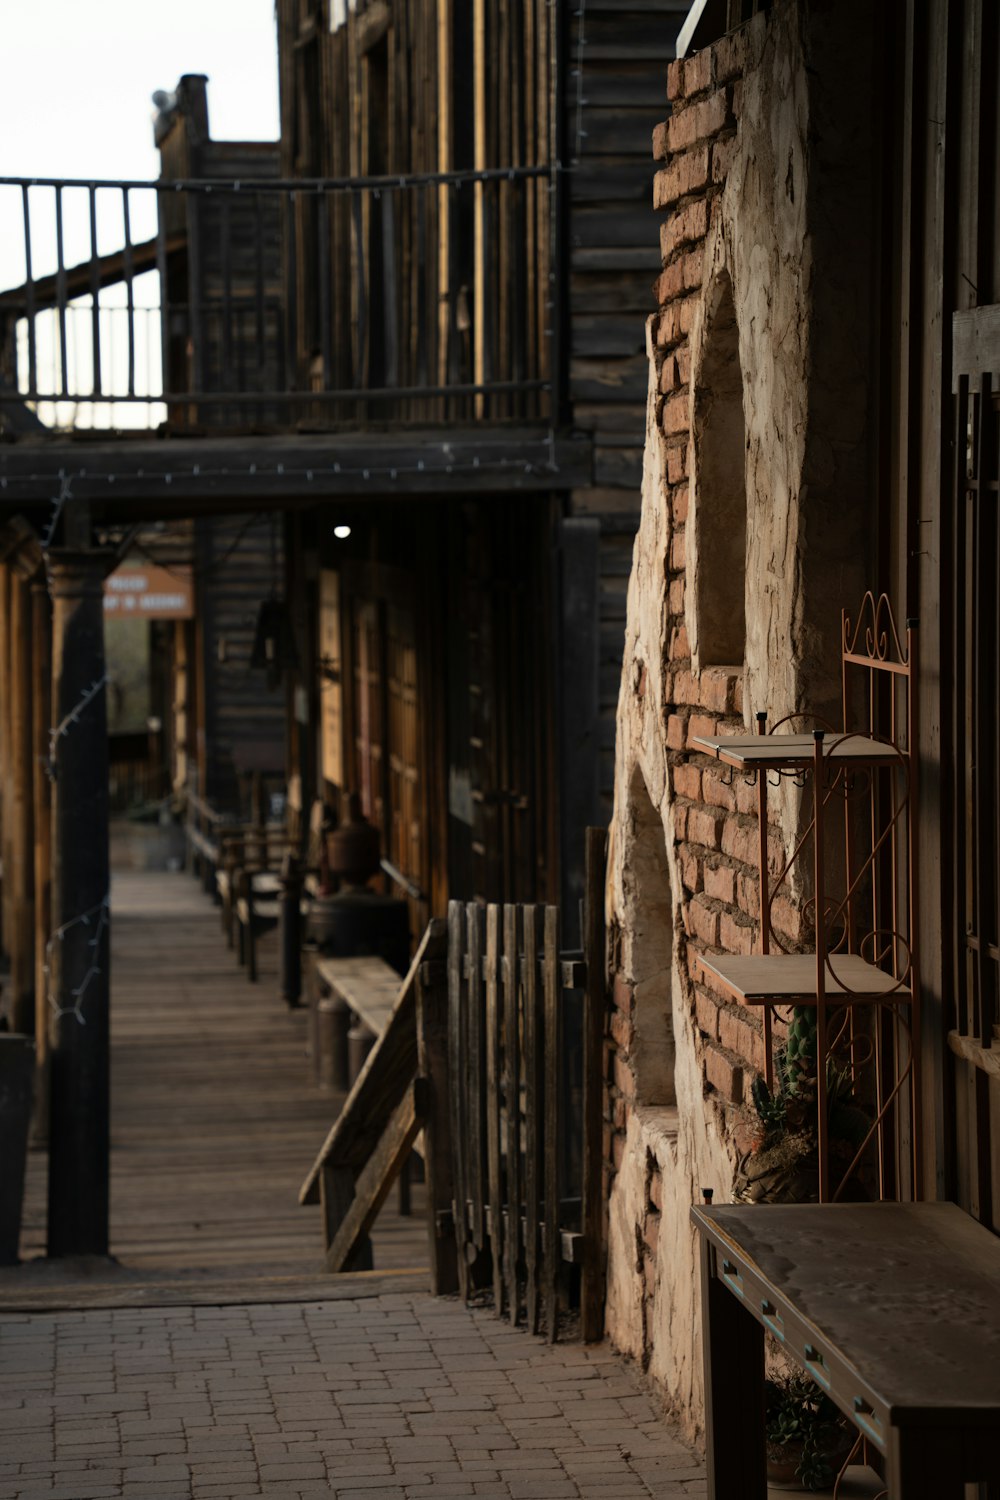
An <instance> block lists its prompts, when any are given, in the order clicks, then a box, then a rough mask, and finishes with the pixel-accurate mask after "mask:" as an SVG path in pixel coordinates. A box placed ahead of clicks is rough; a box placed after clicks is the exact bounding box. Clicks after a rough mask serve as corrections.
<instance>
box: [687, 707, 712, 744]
mask: <svg viewBox="0 0 1000 1500" xmlns="http://www.w3.org/2000/svg"><path fill="white" fill-rule="evenodd" d="M718 727H719V721H718V719H715V718H712V717H710V716H709V715H708V714H692V715H691V717H690V719H688V725H687V732H688V748H689V749H692V750H697V749H698V748H699V746H697V745H695V744H693V743H692V741H693V740H694V739H695V737H696V736H697V735H709V736H710V735H714V734H715V732H716V730H717V729H718Z"/></svg>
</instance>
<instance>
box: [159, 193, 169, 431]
mask: <svg viewBox="0 0 1000 1500" xmlns="http://www.w3.org/2000/svg"><path fill="white" fill-rule="evenodd" d="M156 270H157V274H158V279H159V283H160V369H161V372H162V382H163V394H164V396H165V397H168V396H169V395H170V393H171V384H172V382H171V370H170V303H169V297H168V291H169V286H168V275H169V272H168V269H167V215H166V205H165V203H164V201H163V189H162V188H161V187H157V189H156ZM169 415H170V408H169V406H168V408H167V416H168V417H169Z"/></svg>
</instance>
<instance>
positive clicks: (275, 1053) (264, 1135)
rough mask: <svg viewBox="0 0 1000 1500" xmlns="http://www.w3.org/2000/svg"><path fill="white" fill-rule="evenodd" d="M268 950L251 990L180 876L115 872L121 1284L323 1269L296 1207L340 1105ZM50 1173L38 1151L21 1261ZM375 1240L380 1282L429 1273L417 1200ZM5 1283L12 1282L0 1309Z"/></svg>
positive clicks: (309, 1216) (25, 1271) (32, 1271)
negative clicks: (313, 1071) (322, 1087)
mask: <svg viewBox="0 0 1000 1500" xmlns="http://www.w3.org/2000/svg"><path fill="white" fill-rule="evenodd" d="M276 952H277V943H276V938H275V936H274V935H273V934H271V935H270V936H269V937H267V938H265V940H264V942H263V943H262V945H261V976H260V980H259V981H258V983H257V984H255V985H252V984H250V983H249V982H248V981H247V979H246V976H245V974H244V972H243V971H242V970H241V969H240V968H239V967H238V965H237V964H236V961H235V957H234V955H233V954H232V953H231V952H229V951H228V950H227V949H226V947H225V944H224V941H223V938H222V934H221V931H220V926H219V917H218V911H217V909H216V908H215V907H213V906H212V904H211V902H210V901H209V900H208V898H207V897H206V896H205V895H204V894H203V893H202V892H201V890H200V888H199V887H198V885H197V884H196V883H195V882H194V881H193V880H192V879H191V878H190V877H189V876H187V875H184V874H168V873H132V872H121V873H118V874H116V876H115V879H114V882H113V887H112V955H113V956H112V964H113V968H112V1028H111V1047H112V1062H111V1078H112V1085H111V1088H112V1153H111V1248H112V1254H113V1255H114V1257H115V1258H116V1260H117V1261H119V1262H120V1263H121V1266H122V1272H121V1273H120V1274H123V1275H127V1276H129V1277H135V1276H136V1275H141V1276H142V1277H143V1278H145V1279H155V1280H158V1281H159V1280H162V1279H163V1278H165V1277H166V1278H172V1277H177V1276H184V1277H185V1279H187V1278H189V1277H191V1276H197V1277H199V1278H210V1279H217V1278H219V1277H227V1278H233V1277H238V1278H241V1279H245V1278H249V1277H276V1276H277V1277H284V1276H309V1277H312V1276H313V1275H315V1274H316V1273H318V1272H319V1269H320V1266H321V1261H322V1232H321V1227H320V1219H319V1209H318V1208H300V1207H299V1205H298V1189H299V1185H300V1184H301V1182H302V1179H303V1178H304V1177H305V1175H306V1172H307V1171H308V1169H309V1166H310V1165H311V1163H312V1160H313V1158H314V1156H315V1154H316V1151H317V1150H318V1149H319V1146H320V1145H321V1143H322V1141H323V1139H324V1137H325V1135H326V1132H327V1130H328V1129H329V1127H330V1124H331V1122H332V1121H333V1119H334V1117H335V1114H336V1112H337V1110H338V1109H339V1107H340V1103H341V1099H340V1097H339V1096H332V1095H324V1094H320V1093H319V1092H318V1091H317V1090H316V1089H315V1088H314V1087H313V1085H312V1083H311V1081H310V1075H309V1069H308V1059H307V1056H306V1014H305V1011H295V1012H289V1011H288V1010H287V1008H286V1007H285V1006H284V1005H283V1004H282V1002H281V1001H280V1000H279V998H278V985H277V969H276ZM44 1163H45V1158H44V1153H41V1152H32V1153H31V1157H30V1161H29V1180H28V1194H27V1203H26V1212H25V1224H24V1232H23V1236H22V1248H21V1254H22V1259H24V1260H31V1259H32V1258H34V1257H38V1256H41V1255H43V1254H44V1248H45V1181H44ZM373 1238H374V1244H375V1265H376V1268H377V1269H378V1270H385V1269H392V1268H399V1267H407V1268H415V1267H423V1266H425V1265H426V1260H427V1251H426V1238H425V1229H424V1221H423V1217H422V1201H421V1190H420V1189H417V1190H416V1191H415V1194H414V1214H413V1216H412V1217H411V1218H407V1219H403V1218H400V1217H399V1215H398V1214H397V1213H396V1211H395V1207H394V1203H393V1201H392V1200H390V1202H389V1203H388V1204H387V1205H386V1208H385V1210H384V1211H383V1213H382V1216H381V1219H380V1221H379V1224H378V1225H377V1226H376V1230H375V1235H374V1237H373ZM66 1269H68V1268H66ZM42 1274H45V1275H46V1276H48V1277H51V1276H53V1275H55V1274H57V1273H56V1272H55V1269H54V1268H52V1267H49V1268H45V1269H44V1272H43V1270H42V1268H40V1267H37V1266H36V1267H23V1268H22V1270H21V1272H20V1273H14V1275H15V1276H18V1277H19V1279H20V1280H21V1283H22V1285H23V1284H24V1281H25V1279H31V1278H32V1276H37V1275H42ZM9 1284H10V1273H7V1274H5V1275H4V1276H3V1277H2V1278H0V1300H2V1299H3V1294H4V1291H5V1290H6V1289H7V1287H9Z"/></svg>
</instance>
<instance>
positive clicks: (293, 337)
mask: <svg viewBox="0 0 1000 1500" xmlns="http://www.w3.org/2000/svg"><path fill="white" fill-rule="evenodd" d="M284 209H285V389H286V390H288V391H294V390H295V388H296V383H297V380H298V364H299V358H298V337H299V330H298V305H299V303H298V296H299V293H298V282H299V276H298V272H299V264H298V254H299V250H298V243H297V237H296V226H295V213H296V195H295V193H289V194H288V195H287V196H286V197H285V199H284Z"/></svg>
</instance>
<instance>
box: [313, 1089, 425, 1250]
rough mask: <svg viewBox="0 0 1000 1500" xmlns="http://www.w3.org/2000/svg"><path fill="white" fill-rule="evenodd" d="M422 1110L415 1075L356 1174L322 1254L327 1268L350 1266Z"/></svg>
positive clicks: (413, 1136) (422, 1096) (414, 1133)
mask: <svg viewBox="0 0 1000 1500" xmlns="http://www.w3.org/2000/svg"><path fill="white" fill-rule="evenodd" d="M425 1109H426V1090H425V1088H424V1086H423V1080H422V1079H419V1078H416V1079H414V1080H413V1082H412V1083H411V1084H410V1087H409V1088H408V1089H407V1090H406V1093H405V1094H404V1096H403V1098H402V1100H401V1102H400V1103H399V1104H398V1105H397V1106H396V1108H395V1109H394V1110H393V1112H392V1115H391V1116H390V1119H389V1124H388V1126H387V1127H386V1129H385V1131H384V1133H383V1134H382V1137H381V1139H380V1141H379V1144H378V1147H377V1148H376V1150H375V1151H374V1152H373V1154H372V1156H371V1158H370V1160H369V1161H368V1162H367V1163H366V1165H365V1166H364V1167H363V1169H362V1171H361V1172H360V1174H359V1175H358V1178H357V1181H356V1182H355V1184H354V1196H353V1198H352V1200H351V1203H350V1206H349V1207H348V1209H347V1212H346V1214H345V1215H344V1218H343V1220H342V1222H341V1223H340V1225H339V1227H338V1228H337V1232H336V1235H335V1237H334V1239H333V1242H332V1244H331V1245H330V1247H329V1249H328V1250H327V1253H326V1269H327V1271H330V1272H337V1271H343V1270H347V1269H348V1268H349V1267H350V1265H351V1261H352V1259H353V1256H354V1254H355V1251H356V1250H357V1248H358V1246H359V1245H360V1244H361V1243H362V1241H363V1240H364V1239H365V1238H366V1236H367V1234H368V1231H369V1230H370V1229H371V1227H372V1225H373V1224H374V1222H375V1220H376V1218H377V1217H378V1212H379V1209H380V1208H381V1207H382V1204H383V1203H384V1202H385V1200H386V1198H387V1197H388V1195H389V1189H390V1188H391V1187H392V1185H393V1183H394V1182H395V1180H396V1178H397V1177H398V1176H399V1172H400V1168H401V1167H402V1165H403V1163H404V1162H405V1161H406V1159H407V1158H408V1156H409V1154H410V1152H411V1150H412V1149H413V1143H414V1141H415V1140H416V1138H417V1136H418V1135H419V1134H420V1129H421V1126H422V1124H423V1120H424V1113H425Z"/></svg>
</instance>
